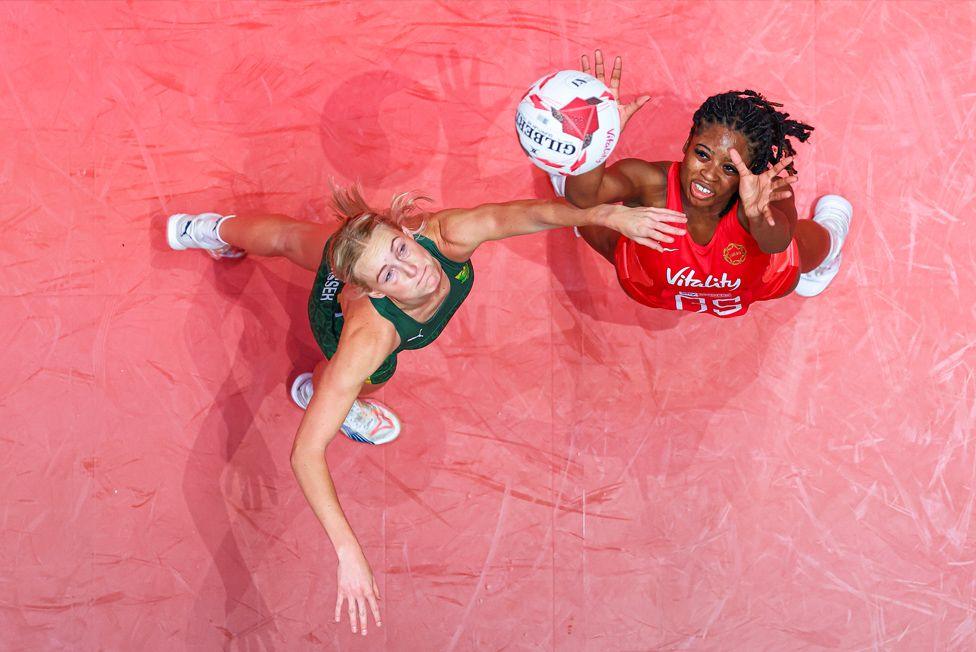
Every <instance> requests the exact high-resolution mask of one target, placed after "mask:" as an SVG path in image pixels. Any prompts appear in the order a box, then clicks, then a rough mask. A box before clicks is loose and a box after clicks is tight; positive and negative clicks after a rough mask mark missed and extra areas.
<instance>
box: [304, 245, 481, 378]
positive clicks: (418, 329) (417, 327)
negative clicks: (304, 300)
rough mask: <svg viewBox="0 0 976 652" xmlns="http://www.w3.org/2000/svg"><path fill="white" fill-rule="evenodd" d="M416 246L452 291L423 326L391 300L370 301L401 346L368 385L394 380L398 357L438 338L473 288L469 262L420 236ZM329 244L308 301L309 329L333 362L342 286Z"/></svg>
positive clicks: (380, 367)
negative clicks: (331, 266) (452, 256)
mask: <svg viewBox="0 0 976 652" xmlns="http://www.w3.org/2000/svg"><path fill="white" fill-rule="evenodd" d="M415 239H416V240H417V244H419V245H420V246H421V247H423V248H424V249H426V250H427V251H428V252H429V253H430V255H432V256H433V257H434V259H435V260H436V261H437V262H438V264H439V265H440V266H441V269H443V270H444V273H445V274H447V277H448V279H450V281H451V289H450V291H449V292H448V293H447V297H445V299H444V302H443V303H442V304H441V306H440V307H439V308H438V309H437V312H435V313H434V315H433V316H432V317H431V318H430V319H428V320H427V321H425V322H419V321H416V320H415V319H413V318H412V317H410V315H408V314H407V313H405V312H403V311H402V310H400V309H399V308H397V306H396V304H394V303H393V302H392V301H391V300H390V299H388V298H386V297H383V298H382V299H374V298H373V297H370V298H369V300H370V301H371V302H372V304H373V307H374V308H376V312H378V313H379V314H380V315H382V316H383V317H384V318H385V319H386V320H387V321H389V322H390V323H391V324H393V327H394V328H396V331H397V334H398V335H399V336H400V346H399V347H397V350H396V351H394V352H393V353H391V354H390V356H389V357H388V358H387V359H386V360H384V361H383V364H381V365H380V366H379V368H378V369H377V370H376V371H375V372H373V374H372V375H371V376H370V377H369V380H368V381H367V382H369V383H372V384H374V385H378V384H379V383H384V382H386V381H388V380H389V379H390V377H391V376H393V372H394V371H395V370H396V364H397V354H398V353H399V352H400V351H404V350H406V349H422V348H423V347H425V346H427V345H428V344H430V343H431V342H433V341H434V340H435V339H437V336H438V335H440V334H441V331H442V330H444V327H445V326H447V322H449V321H450V320H451V317H453V316H454V313H455V312H456V311H457V309H458V308H459V307H460V306H461V303H462V302H464V300H465V299H466V298H467V296H468V293H469V292H470V291H471V286H472V285H473V284H474V268H473V267H472V266H471V261H470V260H466V261H464V262H463V263H458V262H455V261H453V260H451V259H449V258H447V257H446V256H444V254H442V253H441V252H440V250H439V249H438V248H437V245H435V244H434V241H433V240H431V239H430V238H427V237H425V236H422V235H418V236H415ZM328 251H329V243H328V242H327V243H326V244H325V250H324V251H323V252H322V264H321V265H319V270H318V272H317V273H316V274H315V284H314V285H313V286H312V293H311V295H310V296H309V297H308V321H309V323H310V324H311V326H312V334H313V335H315V341H316V342H318V345H319V348H320V349H322V353H324V354H325V357H326V358H329V359H332V356H333V355H335V352H336V348H337V347H338V346H339V334H340V333H341V332H342V324H343V317H342V306H341V305H339V293H340V292H342V288H343V287H344V286H345V283H343V282H342V281H340V280H339V279H337V278H336V277H335V276H334V275H333V274H332V270H331V269H329V260H328V255H327V252H328Z"/></svg>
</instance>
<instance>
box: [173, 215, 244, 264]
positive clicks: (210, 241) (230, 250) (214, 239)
mask: <svg viewBox="0 0 976 652" xmlns="http://www.w3.org/2000/svg"><path fill="white" fill-rule="evenodd" d="M228 217H234V216H233V215H227V216H226V217H225V216H223V215H220V214H218V213H201V214H199V215H190V214H188V213H176V214H175V215H170V216H169V219H168V220H167V221H166V241H167V242H168V243H169V246H170V248H172V249H176V250H177V251H183V250H184V249H205V250H206V252H207V253H208V254H210V255H211V256H212V257H214V258H241V257H242V256H244V254H245V252H244V250H243V249H240V248H238V247H234V246H231V245H229V244H227V243H226V242H224V241H223V240H221V239H220V236H219V235H218V229H219V228H220V223H221V222H223V221H224V220H225V219H227V218H228Z"/></svg>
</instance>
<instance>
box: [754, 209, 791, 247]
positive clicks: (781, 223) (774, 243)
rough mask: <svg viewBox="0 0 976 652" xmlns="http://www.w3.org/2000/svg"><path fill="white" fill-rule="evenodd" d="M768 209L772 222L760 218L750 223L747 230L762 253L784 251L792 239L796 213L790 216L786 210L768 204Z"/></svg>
mask: <svg viewBox="0 0 976 652" xmlns="http://www.w3.org/2000/svg"><path fill="white" fill-rule="evenodd" d="M770 211H771V212H772V214H773V222H774V223H773V224H769V223H768V222H767V221H766V220H765V218H760V219H759V220H756V221H754V222H753V223H752V224H750V226H749V231H750V233H751V235H752V237H753V239H755V241H756V244H758V245H759V249H761V250H762V251H763V253H767V254H777V253H780V252H781V251H786V249H787V248H788V247H789V246H790V242H791V241H792V240H793V232H794V231H795V230H796V214H795V213H794V214H793V215H792V216H791V215H790V214H789V212H788V211H786V210H783V209H781V208H779V207H777V206H770Z"/></svg>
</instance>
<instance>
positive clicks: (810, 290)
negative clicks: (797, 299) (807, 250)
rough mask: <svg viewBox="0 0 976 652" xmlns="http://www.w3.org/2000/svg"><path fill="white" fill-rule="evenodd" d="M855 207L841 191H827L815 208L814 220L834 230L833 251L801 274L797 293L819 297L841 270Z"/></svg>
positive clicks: (831, 235)
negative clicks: (835, 192)
mask: <svg viewBox="0 0 976 652" xmlns="http://www.w3.org/2000/svg"><path fill="white" fill-rule="evenodd" d="M853 215H854V208H853V207H852V206H851V202H849V201H847V200H846V199H844V198H843V197H841V196H840V195H824V196H823V197H821V198H820V201H818V202H817V207H816V208H815V209H814V211H813V221H814V222H816V223H817V224H819V225H821V226H822V227H824V228H825V229H827V232H828V233H829V234H830V251H829V252H828V253H827V257H826V258H825V259H824V261H823V262H822V263H820V265H819V266H818V267H817V268H816V269H814V270H811V271H809V272H807V273H806V274H800V281H799V282H798V283H797V285H796V293H797V294H799V295H800V296H801V297H815V296H817V295H818V294H820V293H821V292H823V291H824V290H826V289H827V286H828V285H830V282H831V281H833V280H834V277H835V276H837V272H839V271H840V262H841V255H840V250H841V248H842V247H843V246H844V240H845V239H846V238H847V232H848V231H850V228H851V217H852V216H853Z"/></svg>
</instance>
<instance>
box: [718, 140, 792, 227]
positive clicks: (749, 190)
mask: <svg viewBox="0 0 976 652" xmlns="http://www.w3.org/2000/svg"><path fill="white" fill-rule="evenodd" d="M729 157H730V158H731V159H732V163H733V165H735V169H736V170H738V171H739V201H741V202H742V209H743V210H744V211H745V214H746V219H748V220H749V222H750V223H758V222H760V221H762V220H765V221H766V222H767V223H768V224H769V225H770V226H774V225H775V224H776V221H775V220H774V219H773V211H772V210H771V209H770V206H769V205H770V204H772V203H773V202H777V201H780V200H782V199H786V198H788V197H789V196H790V195H792V194H793V193H792V191H791V190H790V186H791V185H793V183H795V182H796V175H793V174H790V175H788V176H785V177H781V176H780V173H781V172H782V171H783V170H785V169H786V167H787V166H788V165H789V164H790V163H792V162H793V157H792V156H787V157H786V158H784V159H783V160H781V161H780V162H779V163H777V164H776V165H774V166H773V167H771V168H769V169H768V170H766V171H765V172H763V173H762V174H753V173H752V170H750V169H749V168H748V166H746V164H745V161H743V160H742V156H740V155H739V152H737V151H736V150H735V149H730V150H729Z"/></svg>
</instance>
